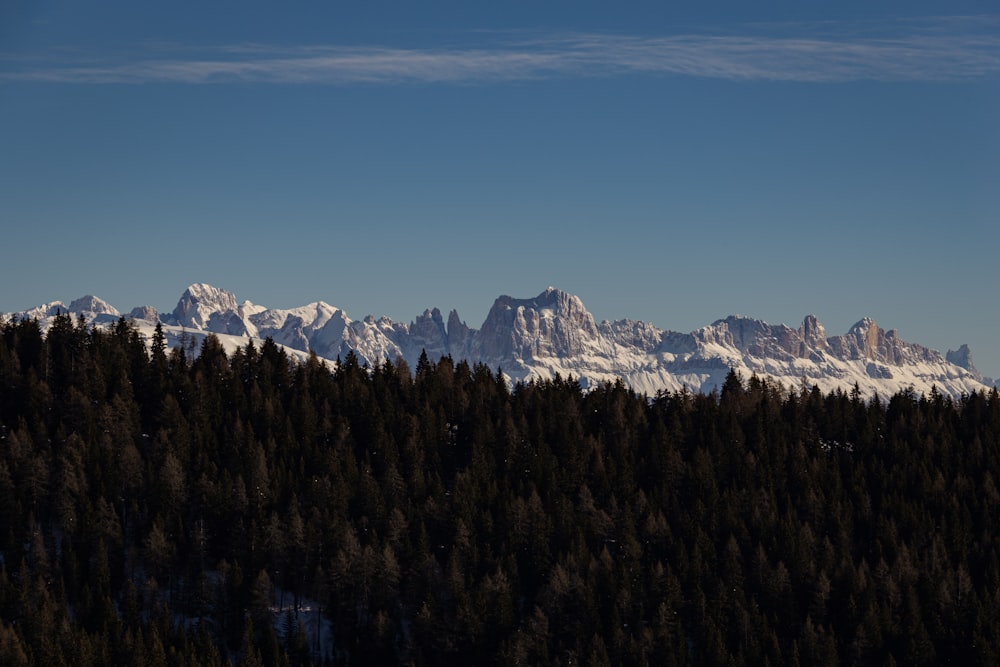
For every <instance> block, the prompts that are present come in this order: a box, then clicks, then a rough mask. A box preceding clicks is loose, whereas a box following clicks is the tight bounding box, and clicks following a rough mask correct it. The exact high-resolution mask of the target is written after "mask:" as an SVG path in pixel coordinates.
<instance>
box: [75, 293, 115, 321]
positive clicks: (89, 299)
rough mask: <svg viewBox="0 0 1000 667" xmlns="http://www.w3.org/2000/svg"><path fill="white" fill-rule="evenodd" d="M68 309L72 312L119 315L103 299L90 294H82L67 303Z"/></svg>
mask: <svg viewBox="0 0 1000 667" xmlns="http://www.w3.org/2000/svg"><path fill="white" fill-rule="evenodd" d="M69 309H70V311H71V312H74V313H93V314H94V315H111V316H113V317H120V316H121V313H119V312H118V309H117V308H115V307H114V306H112V305H111V304H110V303H108V302H107V301H105V300H104V299H99V298H97V297H96V296H94V295H92V294H88V295H86V296H82V297H80V298H79V299H76V300H75V301H73V302H72V303H70V304H69Z"/></svg>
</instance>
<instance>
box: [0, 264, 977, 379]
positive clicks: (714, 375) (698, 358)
mask: <svg viewBox="0 0 1000 667" xmlns="http://www.w3.org/2000/svg"><path fill="white" fill-rule="evenodd" d="M59 313H69V314H71V315H72V316H73V317H74V318H76V317H83V318H84V319H85V320H86V321H87V322H89V323H91V324H94V325H102V324H107V323H111V322H115V321H117V320H118V319H119V318H121V317H123V316H124V317H126V318H127V319H130V320H132V321H133V323H134V324H135V326H136V327H137V328H138V329H139V331H140V332H141V333H142V334H143V335H144V336H146V337H147V339H148V338H149V337H150V336H151V335H152V333H153V330H154V329H155V326H156V324H157V323H159V324H160V325H161V326H162V328H163V331H164V333H165V334H166V337H167V341H168V344H169V345H171V346H177V345H188V346H191V347H192V348H194V350H195V351H196V350H197V346H198V344H199V341H200V340H201V339H203V338H204V337H205V336H207V335H208V334H210V333H211V334H215V335H216V336H217V337H218V338H219V340H220V341H221V342H222V343H223V345H224V346H225V347H226V349H227V350H229V351H233V350H235V349H236V348H237V347H241V346H243V345H246V343H247V342H248V341H249V340H255V341H258V343H259V342H260V341H262V340H263V339H266V338H271V339H272V340H273V341H274V342H275V343H277V344H279V345H282V346H284V347H285V348H286V349H287V350H288V352H289V354H291V355H292V356H294V357H296V358H304V357H306V356H308V354H309V353H310V352H313V353H315V354H316V355H317V356H318V357H320V358H321V359H324V360H328V361H330V362H331V363H336V360H337V359H338V358H344V357H345V356H346V355H347V354H348V353H349V352H351V351H353V352H354V353H355V354H356V355H357V356H358V358H359V359H360V360H361V361H362V362H366V363H368V364H370V365H371V364H377V363H381V362H382V361H383V360H385V359H391V360H395V359H398V358H402V359H404V360H406V362H407V363H408V364H410V367H411V368H413V367H415V365H416V364H417V363H418V360H419V359H420V356H421V354H422V353H426V355H427V358H428V359H430V360H431V361H437V360H438V359H440V358H441V357H442V356H445V355H450V356H451V357H452V358H453V359H454V360H456V361H457V360H462V359H464V360H467V361H469V362H470V363H483V364H486V365H487V366H489V367H490V368H491V369H492V370H497V369H500V370H502V372H503V373H504V374H505V375H507V376H508V377H509V378H511V379H512V380H515V381H519V380H527V379H530V378H538V379H545V378H552V377H554V376H555V375H556V374H557V373H558V374H560V375H561V376H562V377H569V376H572V377H573V378H576V379H577V380H578V381H579V382H580V384H581V385H582V386H583V387H584V388H586V387H589V386H593V385H595V384H596V383H602V382H606V381H615V380H617V379H619V378H620V379H622V380H623V381H624V382H625V383H626V384H627V385H629V386H630V387H632V388H633V389H634V390H636V391H637V392H640V393H645V394H647V395H653V394H655V393H656V392H657V391H659V390H679V389H682V388H685V387H686V388H688V389H690V390H692V391H696V392H698V391H701V392H709V391H712V390H713V389H716V388H718V387H721V385H722V383H723V382H724V380H725V378H726V375H727V374H728V373H729V370H730V369H735V370H737V371H738V372H740V373H741V374H742V376H743V377H744V378H747V377H749V376H750V375H751V374H756V375H757V376H759V377H768V378H772V379H774V380H777V381H779V382H781V383H782V384H784V385H785V386H789V387H795V386H800V385H802V384H803V383H806V384H807V385H810V386H811V385H816V386H818V387H819V388H820V390H822V391H824V392H826V391H832V390H835V389H843V390H845V391H850V390H851V389H853V388H854V387H855V385H856V386H857V387H858V388H859V389H860V390H861V391H862V392H863V393H864V394H866V395H872V394H879V395H881V396H883V397H885V396H888V395H891V394H895V393H897V392H899V391H903V390H907V389H912V390H914V391H915V392H917V393H929V392H930V391H931V389H932V388H936V389H937V391H939V392H941V393H943V394H948V395H952V396H956V397H957V396H961V395H962V394H968V393H971V392H973V391H979V390H985V389H990V388H992V387H993V386H995V383H994V380H992V379H991V378H986V377H983V376H982V374H980V373H979V372H978V371H977V370H976V368H975V366H974V365H973V363H972V354H971V352H970V351H969V348H968V347H967V346H966V345H962V346H961V347H960V348H959V349H958V350H954V351H951V350H949V351H948V352H947V354H945V355H942V354H941V353H940V352H938V351H936V350H932V349H929V348H926V347H923V346H921V345H917V344H915V343H908V342H906V341H904V340H903V339H902V338H900V336H899V334H898V332H897V331H896V330H895V329H892V330H888V331H887V330H885V329H882V328H880V327H879V326H877V325H876V324H875V322H874V321H873V320H871V319H869V318H865V319H862V320H860V321H859V322H858V323H857V324H855V325H854V326H853V327H851V329H850V330H849V331H848V332H847V333H846V334H843V335H840V336H827V333H826V330H825V329H824V328H823V325H822V324H821V323H820V322H819V320H818V319H817V318H816V317H815V316H813V315H809V316H807V317H806V318H805V319H804V320H803V322H802V325H801V326H799V327H798V328H797V329H793V328H791V327H789V326H787V325H784V324H779V325H771V324H768V323H766V322H763V321H761V320H757V319H752V318H749V317H743V316H740V315H731V316H729V317H727V318H725V319H721V320H717V321H715V322H713V323H712V324H709V325H707V326H704V327H701V328H700V329H696V330H695V331H692V332H690V333H680V332H675V331H669V330H664V329H660V328H658V327H656V326H654V325H653V324H650V323H648V322H641V321H635V320H628V319H625V320H617V321H614V322H609V321H607V320H605V321H602V322H597V321H595V320H594V317H593V316H592V315H591V314H590V313H589V312H588V311H587V309H586V308H585V307H584V305H583V302H582V301H581V300H580V299H579V298H578V297H576V296H573V295H571V294H568V293H566V292H563V291H561V290H558V289H555V288H552V287H550V288H548V289H546V290H545V291H544V292H542V293H541V294H539V295H538V296H536V297H534V298H528V299H515V298H513V297H510V296H500V297H499V298H497V299H496V301H495V302H494V303H493V307H492V308H491V309H490V311H489V313H488V314H487V316H486V320H485V321H484V322H483V324H482V326H481V327H480V328H479V329H473V328H470V327H469V326H467V325H466V323H465V322H463V321H462V320H461V319H460V318H459V315H458V313H457V312H456V311H454V310H452V311H451V312H450V313H449V314H448V317H447V320H446V319H445V317H444V316H443V314H442V312H441V311H440V310H438V309H437V308H434V309H431V310H425V311H424V312H423V313H422V314H420V315H418V316H417V317H416V318H415V319H414V320H413V321H411V322H410V323H408V324H406V323H402V322H395V321H393V320H391V319H389V318H386V317H381V318H375V317H373V316H371V315H369V316H367V317H365V318H364V319H362V320H352V319H351V318H350V317H348V315H347V313H345V312H344V311H343V310H341V309H339V308H336V307H334V306H331V305H329V304H327V303H325V302H323V301H317V302H314V303H310V304H308V305H305V306H300V307H298V308H291V309H282V308H266V307H264V306H259V305H256V304H253V303H251V302H250V301H244V302H242V303H240V302H238V301H237V299H236V296H235V295H234V294H233V293H232V292H229V291H226V290H223V289H219V288H217V287H213V286H211V285H207V284H204V283H197V284H194V285H191V286H190V287H188V289H187V290H185V292H184V294H183V295H181V298H180V300H179V301H178V303H177V307H176V308H174V310H173V311H172V312H170V313H158V312H157V311H156V309H154V308H152V307H150V306H142V307H138V308H134V309H132V310H131V311H130V312H129V313H122V312H120V311H118V310H117V309H116V308H115V307H113V306H112V305H110V304H108V303H107V302H105V301H103V300H102V299H99V298H97V297H95V296H85V297H82V298H80V299H77V300H75V301H73V302H71V303H70V304H69V305H68V306H67V305H65V304H64V303H62V302H60V301H54V302H51V303H46V304H43V305H41V306H38V307H37V308H34V309H31V310H28V311H24V312H20V313H12V314H9V315H8V316H7V317H8V318H9V317H18V318H22V317H27V318H34V319H37V320H38V321H39V322H40V323H41V325H42V327H43V328H45V327H47V326H48V325H49V324H51V322H52V320H53V319H54V317H55V316H56V315H57V314H59Z"/></svg>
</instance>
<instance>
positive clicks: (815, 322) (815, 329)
mask: <svg viewBox="0 0 1000 667" xmlns="http://www.w3.org/2000/svg"><path fill="white" fill-rule="evenodd" d="M799 333H800V334H801V335H802V342H803V343H804V344H805V345H806V346H808V347H810V348H813V349H823V348H825V347H826V346H827V345H826V329H825V328H824V327H823V325H822V324H821V323H820V321H819V319H818V318H817V317H816V316H815V315H806V317H805V319H804V320H802V327H801V328H800V329H799Z"/></svg>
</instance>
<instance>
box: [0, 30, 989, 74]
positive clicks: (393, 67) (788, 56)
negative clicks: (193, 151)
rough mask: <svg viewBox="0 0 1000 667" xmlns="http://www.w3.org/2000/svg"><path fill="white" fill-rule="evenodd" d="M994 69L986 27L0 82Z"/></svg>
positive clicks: (509, 46)
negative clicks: (958, 30) (891, 34)
mask: <svg viewBox="0 0 1000 667" xmlns="http://www.w3.org/2000/svg"><path fill="white" fill-rule="evenodd" d="M998 73H1000V35H997V34H996V33H995V32H994V33H993V34H990V33H989V32H981V31H980V32H960V33H954V34H952V33H947V32H941V31H936V32H927V31H914V32H911V33H910V34H904V35H898V36H889V37H885V36H883V37H870V36H855V37H852V36H850V35H843V34H841V35H837V36H835V37H833V36H802V37H797V36H781V37H775V36H761V35H722V36H719V35H672V36H663V37H635V36H621V35H606V34H572V35H556V36H548V37H535V38H532V39H520V40H517V41H507V42H498V43H494V44H490V45H488V46H483V47H474V48H450V49H448V48H387V47H348V46H323V45H319V46H310V47H297V48H281V47H271V46H262V45H254V44H250V45H233V46H227V47H221V48H218V49H213V50H211V52H210V55H208V56H204V55H201V56H192V55H191V53H190V52H189V51H184V52H183V53H182V52H180V51H178V52H177V53H173V54H170V53H168V54H165V55H164V54H161V55H160V56H159V57H132V58H127V59H121V58H118V59H110V60H91V61H89V62H87V63H86V64H83V63H80V62H77V63H66V62H62V63H50V64H47V65H42V66H37V65H36V66H24V65H23V64H22V65H20V66H19V65H18V63H12V62H11V61H8V62H7V63H6V65H4V66H3V67H0V81H7V82H14V81H31V82H49V83H75V84H141V83H176V84H227V83H240V82H249V83H264V84H319V85H337V84H352V83H372V84H395V83H458V84H478V83H488V82H495V81H520V80H532V79H547V78H572V77H575V78H581V77H612V76H621V75H630V74H655V75H674V76H690V77H699V78H709V79H723V80H733V81H797V82H846V81H954V80H968V79H975V78H982V77H991V76H996V75H997V74H998Z"/></svg>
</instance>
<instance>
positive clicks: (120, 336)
mask: <svg viewBox="0 0 1000 667" xmlns="http://www.w3.org/2000/svg"><path fill="white" fill-rule="evenodd" d="M0 338H2V342H0V665H25V664H30V665H63V664H65V665H130V666H132V665H174V664H187V665H206V666H215V665H226V664H233V665H289V666H297V665H328V664H414V665H433V664H463V665H464V664H479V665H490V664H515V665H516V664H524V665H546V664H557V665H569V664H585V665H586V664H592V665H601V664H615V665H684V664H693V665H725V664H755V665H765V664H770V665H797V664H801V665H836V664H878V665H882V664H891V663H896V664H906V665H922V664H944V663H953V664H959V665H996V664H998V663H1000V636H998V633H1000V534H998V532H1000V526H998V524H997V522H996V521H995V518H996V517H997V516H998V512H1000V491H998V488H997V484H998V479H997V476H998V475H1000V396H998V394H997V392H996V391H993V392H992V393H989V394H984V393H976V394H972V395H969V396H964V397H962V398H960V399H952V398H950V397H946V396H943V395H940V394H938V393H936V392H932V393H931V394H930V395H915V394H913V393H901V394H898V395H895V396H892V397H880V398H867V397H863V396H861V395H860V394H859V393H858V392H856V391H855V392H840V391H838V392H835V393H831V394H826V395H823V394H821V393H820V392H819V391H818V390H816V389H810V388H808V387H807V386H805V385H803V386H802V387H794V388H788V387H781V386H779V385H777V384H774V383H771V382H769V381H764V380H760V379H758V378H756V377H750V378H741V377H739V376H738V375H736V374H735V373H731V374H730V376H729V378H728V380H727V382H726V384H725V386H724V387H723V388H722V389H721V390H720V391H719V392H717V393H713V394H709V395H701V394H693V393H690V392H677V393H663V394H660V395H657V396H655V397H646V396H641V395H637V394H635V393H633V392H632V391H630V390H629V389H628V388H626V387H625V386H624V385H623V384H621V383H616V384H606V385H604V386H601V387H597V388H596V389H592V390H590V391H586V392H585V391H583V390H581V388H580V386H579V384H578V383H576V382H575V381H574V380H573V379H572V378H557V379H555V380H553V381H542V382H532V383H527V384H519V385H516V386H513V387H511V386H509V385H508V384H507V383H506V382H505V381H504V380H503V379H502V376H501V375H500V373H499V369H489V368H487V367H485V366H481V365H469V364H467V363H465V362H460V361H456V360H452V359H450V358H442V359H437V360H434V359H427V358H426V357H423V358H421V360H420V362H419V363H418V364H417V366H416V368H410V367H408V366H407V365H406V364H405V362H402V361H397V362H394V363H393V362H388V361H387V362H385V363H383V364H382V365H379V366H376V367H371V368H370V367H367V366H363V365H360V364H359V363H358V360H357V359H356V358H355V357H353V356H348V357H347V358H346V359H343V360H341V363H339V364H337V365H336V366H335V367H328V366H326V365H324V364H322V363H320V362H319V361H318V360H317V359H316V358H315V357H312V358H310V359H308V360H306V361H295V360H293V359H291V358H289V357H288V356H287V355H286V354H285V353H284V352H283V350H282V349H281V348H279V347H278V346H277V345H275V344H274V343H273V342H271V341H265V342H264V343H262V344H258V345H256V346H255V345H254V344H253V343H249V342H248V343H247V345H246V346H245V347H244V348H241V349H239V350H237V351H236V352H234V353H232V354H227V353H226V352H225V350H224V349H223V348H222V346H221V344H220V343H219V341H218V340H217V339H215V338H213V337H211V336H209V337H208V338H206V339H205V340H204V342H203V343H201V344H200V348H199V349H193V348H191V347H188V348H186V349H185V348H184V347H181V348H175V349H170V350H168V349H167V347H166V345H165V342H164V339H163V336H162V332H159V331H158V332H157V335H155V336H154V337H153V339H152V340H151V342H150V344H149V345H148V346H147V344H146V343H145V342H144V340H143V338H142V337H141V336H140V335H139V333H138V332H137V330H135V329H134V328H133V326H132V325H131V324H130V323H128V322H127V321H125V320H120V321H119V322H118V323H117V325H114V326H111V327H109V328H103V329H102V328H90V327H88V326H86V325H85V323H84V322H82V321H74V320H73V319H72V318H70V317H69V316H61V317H59V318H57V320H56V322H55V324H54V325H53V326H52V328H51V329H50V330H49V331H48V332H47V333H43V332H42V331H41V329H40V328H39V325H38V323H37V322H35V321H33V320H11V321H7V322H2V323H0Z"/></svg>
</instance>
